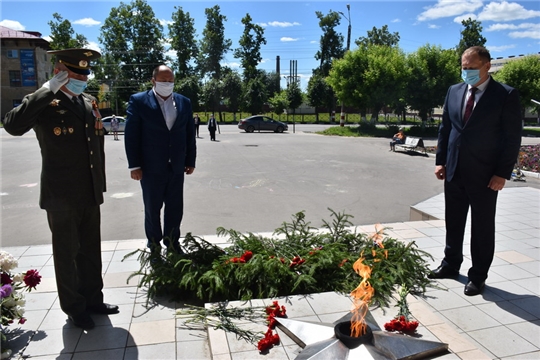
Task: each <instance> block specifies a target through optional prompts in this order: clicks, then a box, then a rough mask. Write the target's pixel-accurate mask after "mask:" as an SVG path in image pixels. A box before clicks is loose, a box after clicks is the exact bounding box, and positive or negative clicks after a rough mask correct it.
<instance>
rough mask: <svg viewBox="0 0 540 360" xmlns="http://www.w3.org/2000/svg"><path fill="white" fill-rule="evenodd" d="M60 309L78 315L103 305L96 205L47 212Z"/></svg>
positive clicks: (98, 214)
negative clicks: (95, 306)
mask: <svg viewBox="0 0 540 360" xmlns="http://www.w3.org/2000/svg"><path fill="white" fill-rule="evenodd" d="M47 219H48V221H49V228H50V229H51V232H52V246H53V258H54V271H55V275H56V286H57V288H58V298H59V300H60V307H61V309H62V311H64V312H65V313H66V314H68V315H78V314H80V313H82V312H85V311H86V308H87V306H92V305H98V304H101V303H102V302H103V292H102V289H103V278H102V275H101V268H102V265H101V230H100V226H101V214H100V208H99V206H92V207H87V208H81V209H72V210H69V211H51V210H47Z"/></svg>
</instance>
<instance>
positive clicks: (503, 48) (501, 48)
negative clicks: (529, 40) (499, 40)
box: [486, 45, 516, 53]
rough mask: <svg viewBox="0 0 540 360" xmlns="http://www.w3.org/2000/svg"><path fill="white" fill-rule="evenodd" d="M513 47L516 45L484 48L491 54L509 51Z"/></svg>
mask: <svg viewBox="0 0 540 360" xmlns="http://www.w3.org/2000/svg"><path fill="white" fill-rule="evenodd" d="M515 47H516V45H502V46H486V48H487V49H488V50H489V51H490V52H492V53H497V52H503V51H506V50H509V49H513V48H515Z"/></svg>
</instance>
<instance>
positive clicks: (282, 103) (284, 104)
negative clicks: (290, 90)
mask: <svg viewBox="0 0 540 360" xmlns="http://www.w3.org/2000/svg"><path fill="white" fill-rule="evenodd" d="M268 104H270V108H271V109H272V112H273V113H274V114H276V115H281V114H283V113H284V112H285V110H286V109H287V108H288V107H289V102H288V101H287V90H282V91H280V92H279V93H277V94H275V95H274V96H272V97H271V98H270V99H268Z"/></svg>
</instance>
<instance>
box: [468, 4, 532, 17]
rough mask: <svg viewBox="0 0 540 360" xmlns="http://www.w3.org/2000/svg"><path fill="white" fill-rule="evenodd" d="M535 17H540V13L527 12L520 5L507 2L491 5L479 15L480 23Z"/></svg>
mask: <svg viewBox="0 0 540 360" xmlns="http://www.w3.org/2000/svg"><path fill="white" fill-rule="evenodd" d="M537 5H538V3H537ZM533 17H540V11H536V10H527V9H525V8H524V7H523V6H522V5H520V4H518V3H508V2H506V1H503V2H492V3H489V4H487V5H486V6H484V8H483V9H482V12H480V14H478V20H479V21H512V20H523V19H530V18H533Z"/></svg>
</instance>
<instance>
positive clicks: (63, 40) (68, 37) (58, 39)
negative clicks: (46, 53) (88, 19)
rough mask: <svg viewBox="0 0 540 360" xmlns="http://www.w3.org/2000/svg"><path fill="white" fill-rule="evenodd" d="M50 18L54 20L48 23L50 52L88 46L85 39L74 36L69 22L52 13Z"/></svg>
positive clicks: (78, 35)
mask: <svg viewBox="0 0 540 360" xmlns="http://www.w3.org/2000/svg"><path fill="white" fill-rule="evenodd" d="M52 16H53V18H54V20H52V21H49V22H48V24H49V26H50V28H51V41H50V42H49V45H50V46H51V49H52V50H63V49H76V48H85V47H86V46H88V40H87V39H86V37H84V36H83V35H81V34H76V33H75V31H74V30H73V27H72V26H71V22H69V20H64V19H63V18H62V16H61V15H60V14H58V13H54V14H53V15H52ZM73 35H75V36H73Z"/></svg>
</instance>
